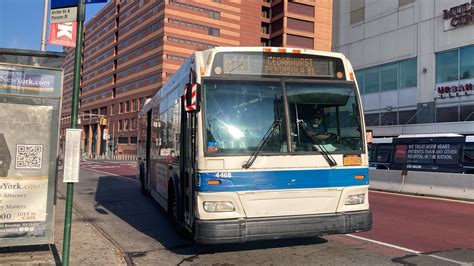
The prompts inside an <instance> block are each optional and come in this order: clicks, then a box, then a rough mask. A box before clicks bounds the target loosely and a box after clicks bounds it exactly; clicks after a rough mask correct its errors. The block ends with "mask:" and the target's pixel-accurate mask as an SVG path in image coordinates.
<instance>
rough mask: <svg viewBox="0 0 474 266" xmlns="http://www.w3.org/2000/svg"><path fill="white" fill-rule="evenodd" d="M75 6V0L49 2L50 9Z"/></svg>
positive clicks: (52, 0) (53, 0)
mask: <svg viewBox="0 0 474 266" xmlns="http://www.w3.org/2000/svg"><path fill="white" fill-rule="evenodd" d="M72 6H77V0H51V9H57V8H65V7H72Z"/></svg>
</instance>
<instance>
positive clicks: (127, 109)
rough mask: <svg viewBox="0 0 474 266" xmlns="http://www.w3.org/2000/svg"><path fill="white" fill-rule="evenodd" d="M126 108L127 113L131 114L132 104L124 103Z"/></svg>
mask: <svg viewBox="0 0 474 266" xmlns="http://www.w3.org/2000/svg"><path fill="white" fill-rule="evenodd" d="M124 106H125V112H126V113H128V112H130V103H129V102H128V101H126V102H124Z"/></svg>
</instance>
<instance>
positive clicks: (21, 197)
mask: <svg viewBox="0 0 474 266" xmlns="http://www.w3.org/2000/svg"><path fill="white" fill-rule="evenodd" d="M0 77H1V76H0ZM39 80H41V79H39ZM43 80H44V79H43ZM0 82H1V79H0ZM1 86H2V83H0V88H1ZM38 88H42V86H38ZM52 111H53V107H52V106H41V105H24V104H13V103H4V102H2V103H0V238H16V237H28V236H35V237H38V236H44V234H45V228H46V220H47V215H48V214H47V196H48V173H49V156H50V152H51V151H50V146H51V145H50V141H51V140H50V134H49V132H51V125H52V123H51V122H52V115H53V112H52Z"/></svg>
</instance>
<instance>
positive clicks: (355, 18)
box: [350, 0, 365, 24]
mask: <svg viewBox="0 0 474 266" xmlns="http://www.w3.org/2000/svg"><path fill="white" fill-rule="evenodd" d="M350 11H351V14H350V20H351V24H355V23H358V22H361V21H364V20H365V0H350Z"/></svg>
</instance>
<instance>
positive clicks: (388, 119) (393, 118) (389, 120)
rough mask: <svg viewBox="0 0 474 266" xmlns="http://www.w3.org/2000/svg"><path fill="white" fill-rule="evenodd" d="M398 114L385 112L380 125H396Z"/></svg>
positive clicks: (381, 116)
mask: <svg viewBox="0 0 474 266" xmlns="http://www.w3.org/2000/svg"><path fill="white" fill-rule="evenodd" d="M396 124H397V112H385V113H382V114H381V115H380V125H382V126H385V125H396Z"/></svg>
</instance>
